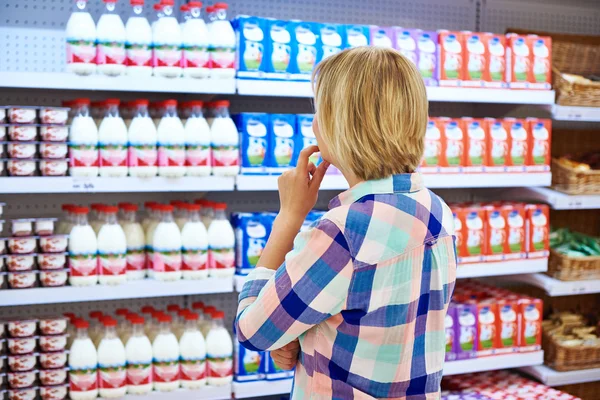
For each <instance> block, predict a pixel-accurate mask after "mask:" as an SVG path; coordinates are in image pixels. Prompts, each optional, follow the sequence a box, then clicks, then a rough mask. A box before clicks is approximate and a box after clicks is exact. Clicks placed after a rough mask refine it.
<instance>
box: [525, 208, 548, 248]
mask: <svg viewBox="0 0 600 400" xmlns="http://www.w3.org/2000/svg"><path fill="white" fill-rule="evenodd" d="M525 216H526V222H525V227H526V237H527V245H526V249H527V258H540V257H548V253H549V250H548V249H549V248H550V243H549V236H548V235H549V231H550V210H549V208H548V206H547V205H545V204H527V205H526V206H525Z"/></svg>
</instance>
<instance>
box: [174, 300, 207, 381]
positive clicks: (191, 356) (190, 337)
mask: <svg viewBox="0 0 600 400" xmlns="http://www.w3.org/2000/svg"><path fill="white" fill-rule="evenodd" d="M184 319H185V322H184V331H183V334H182V335H181V339H179V351H180V353H181V360H180V368H181V387H183V388H184V389H197V388H200V387H202V386H204V385H206V342H205V341H204V336H202V333H201V332H200V330H199V329H198V314H196V313H193V312H187V313H184Z"/></svg>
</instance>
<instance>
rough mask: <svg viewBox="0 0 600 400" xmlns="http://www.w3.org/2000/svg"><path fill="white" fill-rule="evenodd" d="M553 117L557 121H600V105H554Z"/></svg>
mask: <svg viewBox="0 0 600 400" xmlns="http://www.w3.org/2000/svg"><path fill="white" fill-rule="evenodd" d="M552 118H553V119H554V120H556V121H582V122H600V107H574V106H559V105H554V106H553V107H552Z"/></svg>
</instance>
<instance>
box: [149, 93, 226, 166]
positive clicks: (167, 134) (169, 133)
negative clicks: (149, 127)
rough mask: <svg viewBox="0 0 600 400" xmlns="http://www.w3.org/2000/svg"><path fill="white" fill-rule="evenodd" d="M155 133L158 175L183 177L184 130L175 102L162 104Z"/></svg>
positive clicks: (167, 101)
mask: <svg viewBox="0 0 600 400" xmlns="http://www.w3.org/2000/svg"><path fill="white" fill-rule="evenodd" d="M157 131H158V174H159V175H160V176H165V177H170V178H180V177H182V176H184V175H185V172H186V168H185V128H184V127H183V124H182V123H181V120H180V119H179V116H178V115H177V100H166V101H165V102H164V111H163V115H162V118H161V119H160V123H159V124H158V129H157ZM236 132H237V131H236Z"/></svg>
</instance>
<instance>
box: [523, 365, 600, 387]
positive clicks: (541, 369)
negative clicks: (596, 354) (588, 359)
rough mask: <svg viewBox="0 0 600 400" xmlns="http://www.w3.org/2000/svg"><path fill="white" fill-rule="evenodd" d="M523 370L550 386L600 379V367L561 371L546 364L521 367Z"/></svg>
mask: <svg viewBox="0 0 600 400" xmlns="http://www.w3.org/2000/svg"><path fill="white" fill-rule="evenodd" d="M521 371H523V372H525V373H526V374H529V375H531V376H533V377H534V378H536V379H538V380H539V381H540V382H542V383H543V384H544V385H548V386H562V385H574V384H577V383H586V382H596V381H600V368H592V369H582V370H578V371H567V372H559V371H555V370H553V369H552V368H550V367H547V366H545V365H536V366H532V367H524V368H521Z"/></svg>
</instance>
